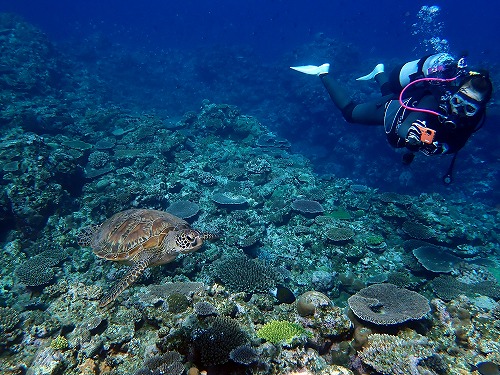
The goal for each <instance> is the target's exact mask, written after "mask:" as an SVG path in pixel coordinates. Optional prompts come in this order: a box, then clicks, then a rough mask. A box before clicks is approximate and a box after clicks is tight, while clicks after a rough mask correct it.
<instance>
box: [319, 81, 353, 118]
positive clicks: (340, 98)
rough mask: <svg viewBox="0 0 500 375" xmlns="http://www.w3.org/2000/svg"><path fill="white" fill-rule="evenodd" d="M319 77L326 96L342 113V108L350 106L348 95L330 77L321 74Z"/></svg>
mask: <svg viewBox="0 0 500 375" xmlns="http://www.w3.org/2000/svg"><path fill="white" fill-rule="evenodd" d="M319 77H320V78H321V82H323V85H324V86H325V88H326V91H328V95H330V98H331V99H332V102H333V104H335V106H336V107H337V108H338V109H340V110H341V111H342V113H343V111H344V108H346V107H347V106H348V105H349V104H351V97H350V95H349V93H348V92H347V91H346V90H345V89H344V88H343V87H342V86H341V85H340V84H339V83H338V82H337V81H336V80H335V79H333V78H332V77H330V75H329V74H321V75H320V76H319Z"/></svg>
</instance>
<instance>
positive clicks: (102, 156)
mask: <svg viewBox="0 0 500 375" xmlns="http://www.w3.org/2000/svg"><path fill="white" fill-rule="evenodd" d="M0 41H1V42H2V44H1V45H2V54H1V55H0V98H1V99H2V103H3V104H4V105H3V106H2V111H1V112H0V127H2V138H1V139H0V162H1V168H0V177H1V178H2V183H1V184H0V202H1V204H0V224H1V230H0V232H1V233H0V234H1V236H0V238H1V241H2V242H1V244H0V245H1V246H2V251H1V252H0V262H1V264H2V267H1V270H0V272H1V282H0V352H1V359H2V360H1V361H0V372H1V373H2V374H9V375H14V374H40V375H48V374H51V375H54V374H58V375H77V374H84V375H95V374H101V375H121V374H134V373H135V374H138V375H139V374H140V375H142V374H144V375H145V374H150V375H153V374H161V373H172V374H182V373H186V372H187V369H190V370H189V371H190V372H189V373H190V374H194V373H203V372H204V371H205V372H207V373H208V374H209V375H211V374H217V373H223V374H224V373H226V374H227V373H231V374H235V375H238V374H250V373H252V374H325V375H326V374H348V375H352V374H353V373H354V372H356V374H360V373H363V374H375V373H386V374H400V373H405V374H411V373H417V371H418V372H419V373H426V374H432V373H435V374H438V375H440V374H447V373H453V374H455V373H456V374H467V373H469V372H470V364H475V365H478V364H479V363H496V364H498V363H499V361H500V358H499V355H498V353H500V348H499V344H498V337H499V334H500V325H499V317H500V308H499V303H498V301H499V300H500V286H499V283H498V282H499V280H498V272H497V269H498V264H499V263H500V259H499V254H500V246H499V241H498V240H499V236H498V233H499V230H498V228H499V223H498V220H499V215H498V207H493V206H491V205H488V204H485V203H482V202H487V200H486V199H484V200H479V197H478V196H481V194H482V193H481V191H482V190H481V189H483V188H484V189H486V191H488V189H491V187H490V186H489V185H488V184H491V182H492V179H493V178H494V177H492V176H494V173H491V175H486V172H482V171H480V172H481V173H480V174H476V175H474V174H473V173H470V172H471V170H472V169H478V168H475V165H476V164H475V163H476V162H477V160H480V159H481V158H480V156H478V155H481V152H482V151H481V150H478V149H477V148H476V149H474V150H473V151H475V152H474V153H471V154H473V155H474V158H477V160H476V159H474V160H472V159H471V156H467V155H465V156H464V158H465V161H466V162H464V163H461V164H463V168H464V170H463V173H462V175H465V176H476V177H474V178H472V177H471V181H462V182H461V184H460V185H459V186H460V189H455V188H454V187H453V186H452V187H447V188H446V190H445V189H443V188H441V187H440V186H439V185H438V184H435V183H433V182H432V181H428V179H426V181H427V182H426V183H427V185H426V188H425V189H423V190H419V189H417V190H415V189H414V187H413V186H411V184H410V185H404V189H398V186H397V185H398V183H399V182H405V181H410V180H411V179H419V178H420V177H422V179H423V177H426V178H427V177H428V176H427V171H418V170H415V169H412V172H408V171H405V173H406V174H402V173H403V172H402V171H401V169H400V167H399V166H394V168H393V169H391V170H386V169H384V168H383V167H381V165H389V164H390V165H394V163H393V162H394V160H393V159H391V157H386V156H383V155H378V151H380V150H379V149H378V148H377V149H373V148H371V146H370V145H363V144H362V140H360V137H359V133H356V132H353V133H351V130H345V134H344V130H340V127H332V129H331V134H328V135H326V134H325V131H324V126H323V124H324V123H325V121H326V120H327V119H332V120H333V121H336V120H335V119H334V118H333V117H332V115H331V113H330V112H331V111H330V108H329V107H328V106H327V104H328V103H322V102H321V103H318V101H317V98H318V96H319V95H320V94H321V93H320V92H319V90H321V89H322V88H321V87H319V88H318V87H317V82H316V83H311V82H310V81H307V82H306V81H300V82H295V81H294V82H288V83H287V85H283V87H277V86H280V85H275V82H276V80H278V81H280V80H282V79H283V77H282V76H280V75H281V73H278V72H277V70H276V69H264V71H260V70H259V71H257V70H252V69H254V68H250V67H248V68H244V67H242V70H243V71H242V72H234V71H233V69H227V70H226V71H225V73H224V75H222V74H221V73H220V71H221V70H220V68H221V67H223V66H226V67H227V66H231V67H233V66H236V65H238V66H242V65H241V64H240V63H241V61H240V59H247V58H253V57H254V56H252V54H251V52H249V51H246V50H243V51H242V50H240V49H232V48H224V47H220V48H215V49H213V50H210V51H204V52H203V53H198V54H195V53H193V54H192V55H186V53H181V52H175V53H174V52H173V51H168V53H167V55H168V58H167V57H165V56H167V55H158V56H155V58H151V56H150V55H149V56H139V55H133V56H132V55H129V54H128V52H126V51H122V50H120V49H119V48H117V47H116V46H110V45H108V46H107V47H102V46H101V47H100V45H99V43H98V41H97V40H94V41H92V40H89V46H88V47H87V44H85V43H83V44H85V45H83V44H82V46H78V45H76V44H75V45H74V46H72V47H71V48H70V52H69V55H63V52H61V51H60V49H61V48H62V47H61V46H55V45H53V44H51V43H50V41H48V40H47V37H46V36H44V35H43V34H42V33H41V32H40V31H38V30H36V29H35V28H34V27H33V26H31V25H29V24H27V23H26V22H24V21H23V20H21V19H19V18H18V17H16V16H13V15H4V14H2V15H0ZM93 43H95V44H93ZM86 48H88V50H85V49H86ZM320 50H321V51H322V52H321V53H320V52H318V51H320ZM352 50H353V48H352V46H346V45H344V44H342V43H340V42H339V41H336V40H333V39H331V38H328V37H326V36H318V37H317V38H315V40H314V42H313V43H312V44H309V45H306V46H304V47H302V48H299V49H297V51H296V55H294V56H293V59H294V60H296V59H297V58H298V59H300V58H302V59H305V58H306V57H307V58H311V57H314V56H316V57H318V58H319V57H321V56H324V54H325V53H327V54H331V55H332V56H335V63H336V64H338V66H341V65H346V66H347V65H350V64H352V63H353V61H356V59H357V57H356V56H355V54H354V53H353V52H352ZM339 51H342V52H343V53H338V52H339ZM202 57H203V61H200V60H199V59H200V58H202ZM289 57H290V56H289ZM148 58H150V61H147V60H144V59H148ZM287 58H288V57H287ZM88 61H91V63H89V62H88ZM144 61H147V62H148V63H147V64H146V63H145V64H143V63H142V62H144ZM157 61H160V62H159V63H158V64H161V65H155V64H157ZM181 61H182V64H180V62H181ZM287 61H288V60H287ZM227 64H229V65H227ZM180 65H182V66H183V68H182V69H186V70H187V72H188V74H180V75H179V76H178V77H172V75H169V74H163V73H161V74H160V75H161V77H162V78H161V79H160V80H157V79H156V78H154V79H153V78H152V77H158V72H160V71H161V72H164V71H165V70H167V71H168V70H169V69H174V68H175V67H178V66H180ZM248 65H252V64H248ZM160 66H161V69H160ZM13 67H15V68H13ZM138 67H141V68H138ZM137 69H139V70H137ZM140 69H144V70H140ZM155 69H158V70H155ZM245 69H248V70H245ZM280 69H281V68H280ZM222 70H224V69H222ZM119 71H121V72H119ZM269 72H271V73H269ZM119 73H123V74H119ZM242 73H243V74H242ZM126 74H132V75H133V76H134V78H133V79H127V78H125V76H126ZM225 75H227V77H225ZM138 76H140V77H142V79H141V80H137V79H136V78H137V77H138ZM245 76H246V77H248V76H253V77H255V78H254V79H255V80H258V81H259V83H260V84H262V85H264V86H263V87H269V85H270V86H271V87H273V89H276V90H278V91H279V92H281V93H282V94H283V99H279V100H282V101H281V102H280V103H281V104H282V106H279V107H280V108H279V109H276V108H271V107H273V106H274V104H269V103H267V102H266V101H262V100H260V99H259V98H260V97H259V96H258V95H257V94H255V95H254V94H252V95H249V92H248V91H244V93H243V94H241V93H240V94H237V93H236V91H237V90H226V89H227V87H226V86H224V85H223V83H221V82H222V81H221V80H230V81H231V84H232V85H233V86H232V87H236V86H238V84H241V87H245V86H247V85H246V84H245V78H244V77H245ZM186 77H189V79H188V78H186ZM192 77H195V78H192ZM343 77H344V78H345V76H344V73H342V72H340V73H339V78H343ZM247 79H248V78H247ZM174 80H176V81H175V82H174ZM139 81H141V82H142V83H140V82H139ZM347 81H349V80H347V79H346V82H347ZM280 82H282V81H280ZM193 83H196V84H197V85H199V86H197V88H196V90H193ZM141 84H144V85H146V86H140V85H141ZM148 85H154V87H156V88H157V87H159V86H161V87H162V89H161V90H166V91H169V92H170V94H169V95H151V92H150V91H148V90H149V89H150V88H151V87H152V86H148ZM266 85H267V86H266ZM285 86H286V87H285ZM145 87H149V89H145ZM210 87H211V88H210ZM156 88H155V92H157V90H156ZM211 90H214V91H211ZM247 90H248V89H247ZM280 90H283V91H280ZM368 90H371V89H367V91H366V92H363V93H361V94H360V95H361V96H365V95H367V94H368ZM191 91H197V95H205V97H209V98H212V99H213V102H212V101H209V100H203V101H202V100H199V99H196V98H194V97H193V96H192V94H190V92H191ZM131 92H138V93H139V92H145V94H142V95H144V97H143V99H141V100H139V99H138V98H139V97H140V94H135V96H133V95H130V93H131ZM214 93H216V94H214ZM222 93H224V94H222ZM223 95H226V96H223ZM238 95H240V96H238ZM278 96H279V95H278ZM159 97H161V99H158V98H159ZM146 98H147V100H146ZM222 98H224V99H230V101H229V102H231V103H236V102H238V99H240V102H241V103H243V104H242V105H243V106H242V107H237V106H235V105H228V104H218V103H223V101H222ZM299 98H305V99H299ZM191 99H192V100H191ZM241 99H242V100H241ZM297 103H300V106H298V105H297ZM197 107H198V109H196V111H193V108H197ZM313 107H314V108H317V109H315V111H317V113H315V114H313V113H311V111H312V109H310V108H313ZM299 108H300V112H298V109H299ZM174 109H175V110H174ZM302 111H306V112H307V113H304V112H302ZM244 112H247V113H252V114H253V115H252V116H250V115H247V114H244ZM183 113H184V114H183ZM306 118H308V119H306ZM310 118H315V119H320V120H319V121H314V123H313V124H311V123H310V120H309V119H310ZM323 120H325V121H323ZM305 128H307V129H308V132H307V134H306V133H305V132H304V129H305ZM337 128H339V129H337ZM315 133H317V134H316V138H314V137H315V136H314V134H315ZM318 134H321V137H318V136H317V135H318ZM284 136H287V137H288V136H290V138H291V139H290V140H292V138H295V139H296V138H297V137H300V138H301V140H302V138H308V137H311V139H307V140H305V139H304V141H307V142H314V143H315V145H317V146H318V148H317V149H315V150H312V151H311V153H310V154H309V155H310V156H312V157H314V158H316V160H319V159H320V158H321V156H317V155H316V156H315V153H316V152H317V154H318V155H320V154H321V153H322V151H321V149H322V147H323V146H325V145H327V146H328V150H329V153H330V151H331V153H332V154H334V156H332V157H330V156H328V157H325V159H324V161H325V162H324V163H321V166H319V164H313V162H311V161H310V160H309V159H307V158H306V157H304V156H302V155H300V154H299V153H297V152H295V151H294V153H292V152H291V150H292V147H291V145H292V143H291V142H290V140H289V139H285V138H284ZM478 136H481V134H478ZM323 138H324V139H323ZM340 138H342V139H344V141H342V142H337V141H338V139H340ZM332 140H334V141H335V143H334V144H335V147H332V144H333V143H331V142H332ZM294 147H295V145H294ZM361 147H363V148H364V151H363V152H353V151H357V150H359V149H360V148H361ZM374 147H375V146H374ZM365 149H366V150H365ZM375 151H377V152H375ZM364 154H368V155H370V154H373V155H374V160H373V162H372V161H368V160H367V159H366V158H365V157H363V156H361V155H364ZM391 155H392V154H391ZM379 157H380V159H378V158H379ZM334 158H338V160H335V162H332V160H333V159H334ZM350 158H351V159H350ZM375 159H376V160H378V161H380V160H382V161H383V163H380V162H376V161H375ZM343 164H345V165H343ZM495 166H496V164H492V165H491V166H490V167H491V168H492V170H495V169H494V168H495ZM318 168H320V169H322V170H323V172H324V171H328V174H318V173H316V172H318ZM399 173H401V176H399ZM408 173H410V174H411V176H410V175H408ZM345 175H349V176H359V178H358V180H357V181H352V180H351V179H347V178H342V176H345ZM477 176H480V177H482V178H483V179H481V180H480V181H479V180H478V179H479V177H477ZM400 177H401V178H400ZM384 179H387V181H389V182H387V183H386V182H385V180H384ZM391 181H392V182H391ZM394 181H396V183H395V184H392V183H393V182H394ZM491 186H494V185H491ZM393 187H394V190H396V191H384V190H389V189H392V188H393ZM401 191H403V192H404V194H401ZM429 191H431V192H432V191H436V192H435V193H434V192H433V193H429ZM438 192H441V194H440V193H438ZM464 197H474V198H476V197H478V199H477V200H476V199H474V200H469V199H468V200H466V199H465V198H464ZM492 197H493V199H494V197H495V196H494V195H492ZM131 208H133V209H154V210H161V211H168V212H171V213H173V214H174V215H176V216H178V217H181V218H184V219H185V220H187V221H188V222H189V223H190V225H192V226H193V227H194V228H197V230H200V231H202V232H210V233H217V234H218V235H220V236H221V240H220V241H218V242H215V243H206V244H205V245H204V248H203V251H198V252H195V253H192V254H190V255H189V256H186V255H179V256H178V257H177V258H176V259H175V260H174V261H172V262H171V263H169V264H166V265H164V266H162V267H157V268H148V269H147V270H146V271H145V272H144V273H143V275H142V276H141V277H140V278H139V279H138V280H136V282H135V284H134V285H132V286H131V287H130V288H129V289H128V290H126V291H125V292H124V294H123V298H120V299H118V300H117V301H115V302H114V303H110V304H109V305H108V306H106V307H105V308H103V307H99V300H100V299H101V298H102V297H103V294H104V292H105V291H107V289H108V287H109V285H110V284H111V283H112V282H113V281H114V280H116V279H120V278H122V277H123V276H124V275H125V272H126V271H125V269H124V268H123V267H121V266H120V265H119V264H117V263H112V262H107V261H105V260H102V259H97V257H96V256H95V255H94V253H93V252H92V251H91V250H90V249H87V248H85V247H82V246H79V245H78V241H79V238H80V240H81V241H80V245H83V244H88V243H89V242H90V239H91V237H90V236H91V235H92V234H93V233H94V231H95V229H96V227H95V226H96V225H97V224H98V223H102V222H103V221H104V220H106V218H108V217H111V216H113V215H114V214H116V213H117V212H120V211H123V210H127V209H131ZM85 228H88V229H89V230H87V231H86V230H85ZM130 229H131V228H130V227H128V228H127V229H126V231H127V230H130ZM79 234H81V236H79ZM444 255H446V256H447V258H446V259H444ZM436 256H437V257H436ZM450 259H451V261H450ZM122 260H126V259H122ZM443 260H446V261H447V263H446V264H445V266H446V267H438V266H439V265H440V262H441V261H443ZM444 272H446V273H447V274H446V275H443V274H442V273H444ZM373 284H375V285H373ZM367 286H368V287H367ZM285 287H286V290H287V296H286V298H283V296H280V295H279V293H274V291H275V290H276V289H277V288H279V289H280V290H284V289H285ZM295 296H298V298H297V300H296V301H295V302H294V299H295ZM428 301H431V303H430V309H429V302H428ZM346 306H350V308H351V310H352V312H349V311H348V309H346ZM429 311H430V312H429ZM424 316H425V319H421V318H423V317H424ZM351 370H352V371H351ZM353 371H354V372H353Z"/></svg>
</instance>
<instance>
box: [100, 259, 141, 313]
mask: <svg viewBox="0 0 500 375" xmlns="http://www.w3.org/2000/svg"><path fill="white" fill-rule="evenodd" d="M149 265H150V258H146V259H142V260H139V261H138V262H136V263H134V265H133V266H132V267H131V268H130V269H129V270H128V271H127V273H126V274H125V276H123V278H122V279H121V280H120V281H118V282H117V283H116V284H115V285H113V287H112V288H111V289H110V290H109V292H108V293H106V294H105V295H104V297H102V298H101V299H100V301H99V307H104V306H106V305H108V304H110V303H111V302H113V301H114V300H115V299H116V297H118V296H119V295H120V294H122V292H123V291H124V290H125V289H127V288H128V287H129V286H130V285H132V284H133V283H134V282H135V281H136V280H137V279H138V278H139V276H141V275H142V274H143V272H144V270H145V269H146V268H148V267H149Z"/></svg>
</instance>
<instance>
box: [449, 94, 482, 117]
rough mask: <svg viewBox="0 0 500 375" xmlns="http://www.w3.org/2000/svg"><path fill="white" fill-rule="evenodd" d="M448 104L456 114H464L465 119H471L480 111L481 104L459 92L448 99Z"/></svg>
mask: <svg viewBox="0 0 500 375" xmlns="http://www.w3.org/2000/svg"><path fill="white" fill-rule="evenodd" d="M450 104H451V106H452V107H453V108H454V109H455V111H456V112H457V113H459V114H460V113H464V114H465V115H466V116H467V117H472V116H474V115H475V114H476V113H478V112H479V110H480V109H481V103H480V102H478V101H477V100H474V99H472V98H470V97H468V96H466V95H464V94H462V93H461V92H457V93H455V94H454V95H453V96H452V97H451V98H450Z"/></svg>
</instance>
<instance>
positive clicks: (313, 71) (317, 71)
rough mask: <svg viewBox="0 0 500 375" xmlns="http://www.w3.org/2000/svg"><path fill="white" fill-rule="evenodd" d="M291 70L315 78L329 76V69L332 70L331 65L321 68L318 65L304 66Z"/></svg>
mask: <svg viewBox="0 0 500 375" xmlns="http://www.w3.org/2000/svg"><path fill="white" fill-rule="evenodd" d="M290 69H293V70H296V71H297V72H301V73H305V74H310V75H314V76H321V75H323V74H328V69H330V64H328V63H327V64H323V65H320V66H316V65H302V66H291V67H290Z"/></svg>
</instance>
